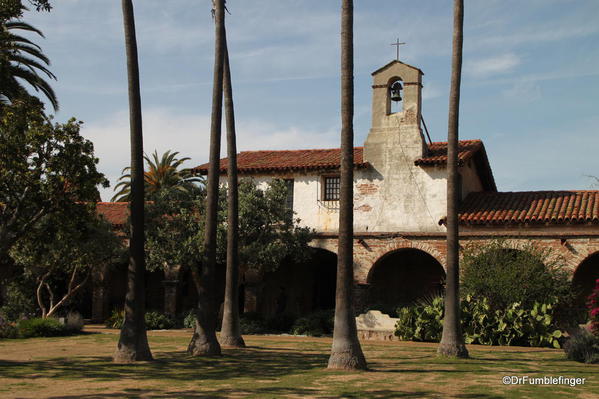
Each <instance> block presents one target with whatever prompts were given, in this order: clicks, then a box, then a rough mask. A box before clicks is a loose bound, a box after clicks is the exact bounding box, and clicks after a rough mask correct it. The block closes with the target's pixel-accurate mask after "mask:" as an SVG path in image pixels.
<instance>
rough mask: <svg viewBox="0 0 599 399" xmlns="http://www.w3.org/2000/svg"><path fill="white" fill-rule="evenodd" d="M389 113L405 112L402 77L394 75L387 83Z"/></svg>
mask: <svg viewBox="0 0 599 399" xmlns="http://www.w3.org/2000/svg"><path fill="white" fill-rule="evenodd" d="M387 87H388V89H387V115H391V114H396V113H398V112H403V101H402V97H401V96H402V90H403V81H402V80H401V78H400V77H398V76H394V77H393V78H391V79H390V80H389V84H388V85H387Z"/></svg>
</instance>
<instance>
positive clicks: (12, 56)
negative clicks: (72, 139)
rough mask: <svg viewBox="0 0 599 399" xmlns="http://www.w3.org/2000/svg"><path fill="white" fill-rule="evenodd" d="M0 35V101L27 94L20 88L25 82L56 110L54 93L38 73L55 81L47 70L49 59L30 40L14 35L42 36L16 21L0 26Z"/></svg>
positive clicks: (22, 87) (56, 104)
mask: <svg viewBox="0 0 599 399" xmlns="http://www.w3.org/2000/svg"><path fill="white" fill-rule="evenodd" d="M1 29H2V31H1V32H0V101H1V102H13V101H15V100H17V99H18V98H19V97H23V96H28V95H29V94H28V93H27V91H26V90H25V87H24V86H23V85H22V81H25V82H27V83H28V84H29V85H30V86H31V87H33V88H34V89H35V91H38V92H39V91H41V92H42V93H43V94H44V95H45V96H46V98H47V99H48V100H49V101H50V103H51V104H52V107H54V110H55V111H57V110H58V100H57V99H56V94H55V93H54V90H53V89H52V87H50V85H49V84H48V82H47V81H46V80H44V78H43V77H42V76H40V73H41V74H44V75H46V76H47V77H48V78H50V79H54V80H56V76H54V74H53V73H52V72H50V70H49V69H48V68H47V67H48V66H50V60H49V59H48V57H46V56H45V55H44V54H43V53H42V51H41V50H42V49H41V47H40V46H38V45H37V44H35V43H33V42H32V41H31V40H29V39H27V38H25V37H22V36H20V35H18V34H15V33H14V31H16V30H21V31H26V32H34V33H37V34H38V35H40V36H41V37H44V35H43V33H42V32H41V31H40V30H39V29H36V28H34V27H33V26H31V25H29V24H27V23H25V22H22V21H18V20H13V21H6V22H3V23H2V24H1Z"/></svg>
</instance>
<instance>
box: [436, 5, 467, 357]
mask: <svg viewBox="0 0 599 399" xmlns="http://www.w3.org/2000/svg"><path fill="white" fill-rule="evenodd" d="M453 13H454V20H453V54H452V60H451V92H450V94H449V123H448V133H447V280H446V283H447V284H446V288H445V318H444V319H443V335H442V337H441V343H440V344H439V348H438V349H437V353H439V354H440V355H442V356H452V357H468V350H467V349H466V346H465V345H464V337H463V335H462V329H461V326H460V295H459V292H460V280H459V276H460V265H459V237H458V206H459V198H458V193H459V187H458V123H459V114H460V82H461V78H462V42H463V27H464V0H454V10H453Z"/></svg>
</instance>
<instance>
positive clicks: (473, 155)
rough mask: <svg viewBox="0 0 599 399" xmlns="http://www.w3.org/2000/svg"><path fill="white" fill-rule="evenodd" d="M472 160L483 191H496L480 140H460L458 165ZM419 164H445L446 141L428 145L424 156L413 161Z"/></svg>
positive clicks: (487, 159) (424, 165) (483, 146)
mask: <svg viewBox="0 0 599 399" xmlns="http://www.w3.org/2000/svg"><path fill="white" fill-rule="evenodd" d="M470 160H472V162H473V163H474V166H475V169H476V171H477V173H478V177H479V178H480V181H481V183H482V185H483V189H484V191H493V192H495V191H497V185H496V184H495V178H494V177H493V171H492V170H491V165H490V164H489V158H488V157H487V152H486V151H485V145H484V144H483V142H482V141H481V140H460V141H459V143H458V165H460V166H463V165H464V164H465V163H466V162H468V161H470ZM414 164H415V165H419V166H423V167H426V166H445V165H447V142H435V143H430V144H429V145H428V153H427V155H426V156H425V157H422V158H419V159H417V160H416V161H414Z"/></svg>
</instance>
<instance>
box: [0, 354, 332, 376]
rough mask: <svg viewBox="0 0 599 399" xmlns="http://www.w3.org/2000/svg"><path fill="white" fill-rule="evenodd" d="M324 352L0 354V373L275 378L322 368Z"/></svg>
mask: <svg viewBox="0 0 599 399" xmlns="http://www.w3.org/2000/svg"><path fill="white" fill-rule="evenodd" d="M327 359H328V355H327V354H318V353H303V352H296V351H290V350H277V351H273V350H269V349H267V348H250V349H248V348H246V349H243V350H232V351H225V352H224V356H221V357H212V358H210V357H192V356H189V355H188V354H187V353H185V352H158V353H156V360H155V361H152V362H138V363H135V364H115V363H112V358H111V357H109V356H91V357H74V358H53V359H46V360H30V361H11V360H0V375H2V376H3V377H6V378H23V379H27V378H62V379H78V378H93V379H100V380H114V379H121V378H133V379H138V380H154V379H160V380H174V381H193V380H197V379H201V380H227V379H230V378H237V377H248V376H256V377H257V378H264V379H268V378H278V377H280V376H283V375H287V374H293V373H298V372H302V371H308V370H313V369H318V368H324V367H325V366H326V363H327Z"/></svg>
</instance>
